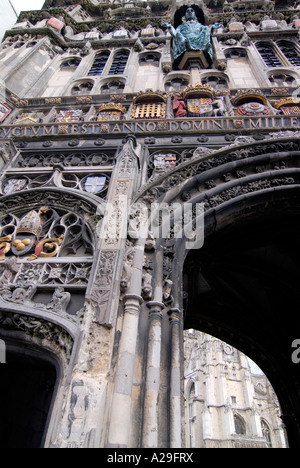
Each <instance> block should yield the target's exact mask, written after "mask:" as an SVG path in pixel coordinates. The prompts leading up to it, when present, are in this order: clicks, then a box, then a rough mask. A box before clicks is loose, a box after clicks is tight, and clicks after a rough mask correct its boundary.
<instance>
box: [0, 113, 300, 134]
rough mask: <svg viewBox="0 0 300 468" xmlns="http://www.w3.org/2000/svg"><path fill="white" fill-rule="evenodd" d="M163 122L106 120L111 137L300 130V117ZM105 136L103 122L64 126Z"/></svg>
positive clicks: (15, 129)
mask: <svg viewBox="0 0 300 468" xmlns="http://www.w3.org/2000/svg"><path fill="white" fill-rule="evenodd" d="M163 123H164V125H163V128H162V125H161V124H162V120H161V119H151V120H134V121H132V120H126V121H125V120H124V121H107V122H106V126H107V129H106V133H110V134H127V133H133V134H142V135H149V133H150V134H153V133H162V132H163V133H171V134H172V133H176V134H177V133H179V134H181V133H184V134H191V133H197V132H204V131H205V132H220V131H230V130H236V129H237V128H238V129H244V130H250V131H251V130H257V129H265V130H268V129H269V130H272V129H273V130H276V129H277V130H279V129H283V128H299V125H300V116H299V115H270V116H260V117H253V116H250V117H249V116H246V117H245V116H239V117H236V118H235V117H219V118H218V117H206V118H205V117H203V118H191V119H186V118H184V119H164V121H163ZM60 132H61V125H58V124H56V123H53V124H44V125H33V126H27V125H11V126H1V127H0V138H11V137H15V138H34V137H49V136H55V135H59V134H60ZM101 133H102V124H101V122H88V123H84V122H78V123H67V124H65V125H64V135H71V136H73V135H99V134H101Z"/></svg>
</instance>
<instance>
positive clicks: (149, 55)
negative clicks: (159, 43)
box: [139, 52, 160, 66]
mask: <svg viewBox="0 0 300 468" xmlns="http://www.w3.org/2000/svg"><path fill="white" fill-rule="evenodd" d="M159 61H160V54H159V53H158V52H146V53H144V54H141V55H140V56H139V64H140V65H157V66H158V65H159Z"/></svg>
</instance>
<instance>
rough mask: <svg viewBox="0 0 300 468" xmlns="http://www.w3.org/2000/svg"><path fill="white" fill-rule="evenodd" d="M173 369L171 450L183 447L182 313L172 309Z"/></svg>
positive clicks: (171, 378) (171, 371) (171, 379)
mask: <svg viewBox="0 0 300 468" xmlns="http://www.w3.org/2000/svg"><path fill="white" fill-rule="evenodd" d="M169 315H170V321H171V369H170V448H180V447H181V446H182V437H181V424H182V417H181V349H180V347H181V345H180V332H181V312H180V310H179V309H175V308H174V309H170V311H169Z"/></svg>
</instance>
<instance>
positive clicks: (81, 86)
mask: <svg viewBox="0 0 300 468" xmlns="http://www.w3.org/2000/svg"><path fill="white" fill-rule="evenodd" d="M93 86H94V84H93V83H92V82H91V81H86V82H85V83H78V84H76V85H75V86H73V88H72V90H71V94H72V96H80V95H85V94H89V93H90V92H91V91H92V89H93Z"/></svg>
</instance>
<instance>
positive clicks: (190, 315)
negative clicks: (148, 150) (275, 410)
mask: <svg viewBox="0 0 300 468" xmlns="http://www.w3.org/2000/svg"><path fill="white" fill-rule="evenodd" d="M299 150H300V141H299V134H298V133H297V132H282V133H277V134H273V135H269V136H263V135H262V136H261V137H260V139H259V140H255V139H254V138H252V137H246V138H243V137H241V138H237V140H236V142H235V143H234V144H233V145H230V146H228V147H226V148H222V149H220V150H217V151H213V150H209V149H206V148H203V147H201V148H198V149H197V150H196V151H194V153H193V156H192V158H191V160H190V161H186V162H184V163H182V164H180V165H179V166H177V167H176V168H173V169H171V170H169V171H166V172H165V173H164V174H162V175H160V176H158V177H156V178H155V179H152V180H150V182H149V183H148V185H147V186H146V187H145V188H144V189H143V191H142V192H141V193H140V194H139V196H138V199H144V200H145V201H146V202H148V203H149V202H153V201H158V202H161V203H167V204H172V203H178V204H181V205H182V204H183V203H184V202H188V203H191V204H192V205H193V206H195V205H196V204H197V203H202V204H203V206H204V210H205V213H204V216H205V217H204V226H205V228H204V230H205V241H204V246H203V247H202V249H199V250H198V251H197V250H191V251H190V252H188V251H186V249H185V242H186V239H185V237H184V233H183V235H182V236H181V237H180V236H178V237H179V238H172V236H171V239H169V240H163V239H159V240H158V243H157V245H159V244H161V245H163V246H164V247H163V248H164V252H165V254H164V255H165V258H166V260H167V258H168V264H169V270H168V271H169V276H168V279H169V280H171V281H170V282H171V284H172V285H173V287H172V292H171V294H169V298H170V296H171V303H169V307H170V308H171V309H170V310H172V311H173V310H174V311H175V310H177V311H178V313H180V312H179V311H183V316H182V317H181V320H182V326H184V327H186V328H196V329H201V330H202V331H204V332H207V333H210V334H213V335H214V336H216V337H218V338H220V339H222V340H224V341H226V342H229V343H230V344H232V345H233V346H235V347H236V348H237V349H239V350H241V351H242V352H244V353H245V354H247V355H248V356H250V357H251V358H252V359H253V360H254V361H255V362H257V364H258V365H259V366H260V367H261V368H262V369H263V370H264V372H265V374H266V375H267V377H268V379H269V380H270V382H271V383H272V386H273V387H274V389H275V392H276V394H277V397H278V399H279V401H280V404H281V408H282V412H283V420H284V423H285V424H286V429H287V434H288V438H289V444H290V446H291V447H292V446H298V445H299V432H298V422H299V417H300V410H299V408H300V393H299V391H298V385H299V376H298V370H297V366H295V364H293V363H292V359H291V354H292V352H291V344H292V341H293V339H294V338H295V337H294V334H295V327H297V325H296V322H297V320H298V318H297V316H294V313H293V309H292V301H291V297H292V298H293V299H294V300H295V303H298V302H299V297H297V295H298V296H299V293H298V292H297V284H298V282H299V271H298V265H297V261H298V260H297V259H299V252H298V251H297V247H296V246H297V243H296V239H297V238H298V237H299V232H298V231H299V228H297V219H299V212H300V203H299V192H300V187H299V182H300V179H299V169H298V160H299V154H300V153H299ZM278 226H280V227H278ZM271 234H272V235H271ZM272 236H273V237H272ZM215 242H217V243H216V244H215ZM252 244H253V246H254V250H255V248H257V249H258V251H260V248H261V249H263V250H264V249H265V250H264V252H265V253H266V257H265V260H264V257H262V256H260V257H259V258H258V260H257V261H258V263H257V266H256V268H257V270H256V272H257V274H258V275H263V277H264V278H266V277H268V275H270V277H271V281H270V285H271V289H270V291H268V293H270V297H271V298H272V301H271V302H269V303H268V304H267V303H266V302H264V301H265V298H263V297H262V296H260V294H258V295H257V296H255V294H256V293H257V286H254V284H255V274H256V273H254V276H253V275H252V280H251V281H252V282H251V281H250V280H249V281H250V282H248V283H247V281H246V283H247V285H248V296H247V295H246V296H244V297H243V298H242V297H239V292H238V291H237V292H236V293H235V292H234V285H236V284H239V283H238V282H239V281H240V282H241V283H243V275H242V273H240V272H239V269H238V267H237V266H236V267H235V270H234V271H235V274H236V277H235V279H234V280H233V282H232V284H231V286H230V287H231V288H232V289H231V291H230V294H229V295H230V296H231V300H232V303H231V308H230V304H229V306H228V307H227V308H225V307H223V309H222V306H220V307H221V308H220V311H219V313H217V312H216V309H215V310H212V309H211V308H210V306H209V304H211V301H210V300H208V302H207V303H206V302H203V303H204V306H203V307H200V312H199V311H197V310H198V306H196V304H198V305H200V304H201V301H203V298H204V296H205V293H207V292H208V291H209V289H210V287H211V284H210V283H211V282H212V284H215V281H214V277H213V278H211V275H210V276H208V277H205V276H203V275H202V276H203V277H202V276H201V271H202V268H204V269H205V262H204V263H201V260H200V263H199V262H198V259H200V257H201V255H202V254H203V255H204V257H205V258H206V260H207V265H210V264H211V259H212V258H214V257H213V256H214V252H217V253H218V254H220V255H224V262H223V267H224V268H225V267H226V265H228V263H230V262H231V263H234V261H233V260H232V259H234V258H237V259H238V258H239V254H238V253H237V252H236V250H235V249H236V248H237V249H238V246H242V247H245V252H246V251H247V254H246V257H245V258H247V259H251V258H252V259H253V258H255V254H253V255H254V257H252V256H251V255H252V254H251V248H249V249H248V247H249V246H250V247H251V246H252ZM217 245H218V247H217ZM226 246H228V247H226ZM269 246H270V247H269ZM206 248H208V250H207V251H206ZM268 249H269V250H268ZM278 251H280V252H281V256H282V267H281V263H280V261H278V262H275V265H273V269H272V267H271V264H272V259H273V260H274V259H276V258H277V259H279V257H280V256H279V253H278ZM234 252H236V253H235V254H234ZM267 252H268V255H267ZM293 252H294V253H293ZM222 253H223V254H222ZM260 253H261V252H260ZM235 255H236V257H235ZM225 258H226V260H225ZM280 258H281V257H280ZM217 260H218V258H217V259H216V261H217ZM270 261H271V264H270ZM245 265H247V261H245ZM259 265H260V267H259ZM262 265H263V266H264V268H262ZM267 265H269V267H268V268H267ZM252 266H253V265H252ZM259 268H260V270H259ZM266 268H267V269H266ZM281 268H283V269H284V274H283V276H284V278H281ZM224 271H225V270H224ZM182 272H183V273H184V274H183V273H182ZM232 273H233V271H231V272H229V273H228V275H229V277H230V275H232ZM199 275H200V276H201V278H200V277H199ZM264 275H266V276H264ZM250 276H251V275H250ZM197 277H198V278H199V283H197V281H198V280H197V279H195V278H197ZM193 281H194V282H196V283H197V284H195V283H194V285H193V284H192V283H193ZM224 281H226V276H225V277H224V278H223V279H222V281H221V283H222V284H223V283H224ZM281 281H283V282H284V285H285V286H284V288H286V289H285V290H284V294H283V295H282V296H281V295H280V293H279V291H280V289H279V288H280V284H281ZM265 282H266V283H265V284H266V285H268V284H269V283H268V281H267V280H266V279H265ZM221 283H220V284H221ZM181 284H183V288H181ZM262 284H263V283H262ZM249 285H251V286H249ZM244 286H245V282H244ZM251 287H252V288H253V290H252V292H251ZM266 287H267V288H268V286H266ZM255 288H256V289H255ZM272 288H273V289H272ZM281 288H282V286H281ZM246 289H247V288H246ZM200 290H201V291H203V294H204V296H203V297H201V295H199V294H198V292H199V291H200ZM221 290H222V291H223V286H222V287H221ZM195 291H196V293H195ZM231 294H232V295H231ZM214 297H215V300H216V307H217V304H218V301H220V300H221V298H222V294H221V293H220V290H219V292H218V295H217V296H214ZM255 297H256V298H257V301H258V302H257V303H256V305H255V304H253V303H252V302H251V299H252V298H253V299H254V298H255ZM268 297H269V296H268ZM279 297H280V298H281V299H280V301H279V302H277V303H276V298H277V299H278V298H279ZM234 301H236V302H235V304H236V306H233V303H234ZM285 301H287V302H285ZM254 302H255V301H254ZM237 303H238V304H239V305H238V306H237ZM249 303H250V304H252V305H251V306H250V307H249ZM258 303H259V304H258ZM279 304H280V305H279ZM165 305H166V304H165ZM195 307H196V308H195ZM235 307H236V312H235V314H234V317H233V316H230V311H231V312H232V310H233V309H234V308H235ZM255 307H257V310H259V313H258V316H254V315H253V314H254V310H256V309H255ZM272 307H273V309H272ZM206 308H207V310H206ZM285 308H286V311H288V312H284V313H283V312H282V310H285ZM221 310H223V313H222V312H221ZM241 310H243V314H241V312H239V313H238V311H241ZM273 310H274V311H275V312H274V314H275V315H272V311H273ZM224 311H225V312H224ZM280 312H281V315H280ZM172 313H173V312H172ZM276 314H277V315H276ZM255 317H256V318H255ZM279 317H282V318H281V319H279ZM297 323H298V322H297ZM279 337H280V338H279Z"/></svg>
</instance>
